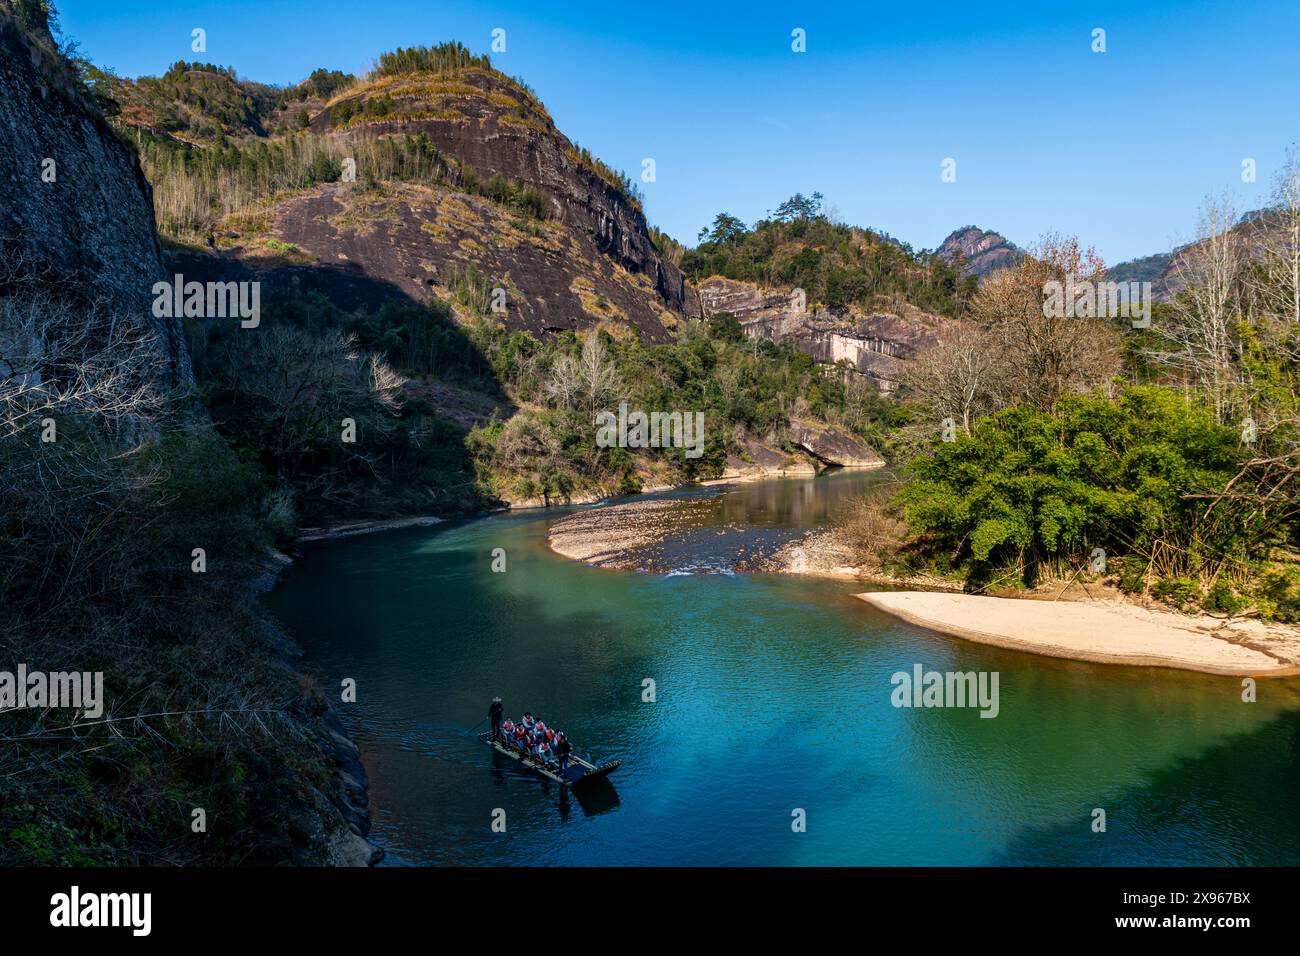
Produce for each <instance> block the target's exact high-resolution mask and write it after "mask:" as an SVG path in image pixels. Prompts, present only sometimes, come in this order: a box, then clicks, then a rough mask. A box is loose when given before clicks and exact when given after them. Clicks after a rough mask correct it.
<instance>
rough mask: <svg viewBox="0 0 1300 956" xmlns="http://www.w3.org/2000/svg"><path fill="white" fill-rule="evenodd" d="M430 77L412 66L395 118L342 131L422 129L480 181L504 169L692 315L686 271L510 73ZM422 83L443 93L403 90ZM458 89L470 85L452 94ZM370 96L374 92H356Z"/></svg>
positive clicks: (663, 299)
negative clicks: (512, 81)
mask: <svg viewBox="0 0 1300 956" xmlns="http://www.w3.org/2000/svg"><path fill="white" fill-rule="evenodd" d="M428 79H429V78H428V77H426V76H425V75H423V74H417V75H415V77H413V78H412V79H411V80H409V81H407V80H403V81H401V83H400V84H399V85H396V86H395V87H393V88H392V89H391V90H390V91H389V95H395V96H397V97H398V103H399V104H400V109H399V110H398V111H397V112H396V113H395V114H394V115H395V118H393V119H367V120H366V121H365V122H364V123H360V124H357V123H355V122H353V123H349V124H348V125H346V126H345V127H344V132H345V133H346V134H347V135H349V136H376V135H380V134H394V133H398V134H402V133H411V134H417V133H424V134H426V135H427V136H428V137H429V139H430V140H432V142H433V143H434V144H435V145H437V147H438V148H439V149H440V150H441V151H442V152H443V153H445V154H447V155H449V156H451V157H454V158H455V159H456V160H457V161H458V162H459V163H462V164H464V165H467V166H469V167H471V168H472V169H473V170H474V172H475V174H477V175H478V176H479V177H480V178H481V179H488V178H490V177H492V176H495V175H500V176H504V177H506V178H507V179H512V180H518V181H520V182H522V183H524V184H526V185H529V186H533V187H534V188H536V189H538V190H540V191H541V192H542V193H543V194H544V195H545V197H546V200H547V205H548V216H549V217H550V219H551V220H552V221H554V222H557V223H560V224H562V225H564V226H566V227H567V228H568V229H569V230H570V231H571V232H572V233H574V234H575V235H576V236H578V237H580V238H582V239H583V240H585V241H586V242H589V243H590V244H591V245H592V246H593V247H594V248H595V249H596V250H597V251H598V252H600V253H602V254H603V255H605V256H607V257H608V258H610V259H611V260H612V261H613V262H614V263H616V264H617V265H618V266H620V267H621V268H622V269H624V270H626V271H627V272H628V273H631V274H632V275H633V276H644V277H645V279H646V281H647V283H648V285H649V287H650V288H651V289H652V290H653V292H654V294H655V295H656V296H657V297H658V299H659V300H660V304H661V305H662V306H663V307H665V308H666V309H668V310H670V311H672V312H675V313H677V314H680V315H690V314H693V311H694V309H695V301H694V296H692V295H690V294H689V290H688V286H687V282H686V278H685V276H684V275H683V274H682V272H681V270H680V269H678V268H677V267H676V266H675V265H673V264H672V263H671V262H670V261H669V260H668V259H667V258H666V257H665V256H663V255H662V254H661V253H660V252H659V251H658V250H656V249H655V247H654V244H653V243H652V242H651V240H650V234H649V228H648V225H647V223H646V218H645V215H644V213H642V211H641V210H640V209H639V208H637V207H636V206H635V205H634V204H633V203H632V202H630V201H629V200H628V199H627V198H626V197H625V196H624V195H623V194H622V192H621V191H620V190H618V189H616V188H614V186H612V185H610V184H609V183H608V182H606V181H605V179H604V178H603V177H602V176H601V175H600V174H599V173H598V172H597V171H596V170H595V169H594V168H593V167H592V166H591V165H590V164H588V163H587V162H585V161H584V160H583V159H582V158H581V157H580V155H579V153H578V151H577V149H576V148H575V147H574V145H573V143H572V142H571V141H570V140H569V139H568V137H566V136H565V135H564V134H563V133H561V132H560V131H559V130H558V129H557V128H556V127H555V125H554V124H553V123H552V121H551V119H550V117H549V116H547V115H546V114H545V112H544V111H542V110H541V109H540V107H539V106H538V105H537V104H536V103H535V102H534V101H533V100H532V99H531V98H529V97H527V96H525V95H523V93H522V92H521V91H520V90H519V89H518V88H517V87H515V86H512V85H511V84H510V83H509V82H508V81H507V80H505V79H503V78H501V77H500V76H498V75H495V74H493V73H488V72H486V71H482V70H474V69H468V70H464V71H461V72H460V73H457V74H456V76H455V80H454V82H451V81H445V80H444V81H442V82H441V83H433V84H430V83H429V82H428ZM419 83H424V84H425V86H426V87H432V88H436V89H438V90H440V91H441V92H439V93H437V94H436V95H435V94H432V93H430V94H426V96H427V101H424V102H422V101H420V100H419V99H418V98H416V99H412V98H411V97H410V96H408V95H407V94H406V93H405V92H404V91H406V90H410V89H417V90H418V89H420V87H419V86H418V84H419ZM458 88H466V89H467V91H466V92H461V93H457V92H455V91H456V90H457V89H458ZM448 90H450V91H451V92H447V91H448ZM367 95H373V94H367V93H361V94H358V97H359V98H364V97H365V96H367ZM412 95H415V96H417V97H418V95H419V94H412ZM343 102H346V99H345V100H344V101H343ZM338 106H339V104H338V103H335V104H334V105H333V107H332V108H331V109H332V110H333V111H335V112H337V110H338ZM331 109H326V110H325V111H323V112H322V113H321V114H320V115H319V116H317V117H315V118H314V119H313V121H312V126H313V128H315V129H318V130H321V131H324V130H326V129H330V128H332V127H331V126H330V113H331ZM560 327H563V326H560Z"/></svg>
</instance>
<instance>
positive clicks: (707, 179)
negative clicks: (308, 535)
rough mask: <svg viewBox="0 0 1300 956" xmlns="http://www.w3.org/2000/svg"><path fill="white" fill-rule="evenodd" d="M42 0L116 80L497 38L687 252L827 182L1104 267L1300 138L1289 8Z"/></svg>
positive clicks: (914, 236)
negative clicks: (178, 65)
mask: <svg viewBox="0 0 1300 956" xmlns="http://www.w3.org/2000/svg"><path fill="white" fill-rule="evenodd" d="M56 2H57V5H58V8H59V10H60V14H61V23H62V27H63V32H64V34H65V35H66V36H68V37H70V38H72V39H75V40H77V41H78V42H79V43H80V45H81V48H82V51H83V52H84V53H85V54H87V55H88V56H90V57H91V59H93V60H94V61H95V62H96V63H98V64H99V65H101V66H107V67H111V68H113V69H114V70H116V71H117V72H118V73H119V74H120V75H124V76H138V75H141V74H158V73H160V72H162V71H163V70H165V69H166V68H167V66H168V65H169V64H170V63H172V62H174V61H175V60H178V59H204V60H207V61H210V62H215V63H218V64H221V65H223V66H233V67H234V68H235V69H236V70H237V71H238V72H239V73H240V75H241V76H247V77H249V78H251V79H255V80H260V81H262V82H267V83H283V84H287V83H293V82H296V81H298V80H300V79H302V78H303V77H304V76H306V75H307V74H308V73H309V72H311V70H312V69H314V68H316V67H318V66H326V67H329V68H331V69H343V70H347V71H349V72H354V73H355V72H362V71H364V70H366V69H367V68H368V67H369V66H370V65H371V64H372V63H373V62H374V60H375V58H376V56H377V55H378V54H379V53H380V52H382V51H384V50H387V49H392V48H394V47H396V46H411V45H416V44H431V43H436V42H439V41H442V40H448V39H458V40H460V41H461V42H463V43H465V44H466V45H467V46H469V47H470V48H472V49H474V50H475V51H488V50H489V48H490V44H491V36H492V30H493V29H494V28H497V27H500V28H503V29H505V30H506V44H507V50H506V52H505V53H498V54H493V62H494V64H495V65H496V66H498V67H499V68H500V69H502V70H504V71H506V72H507V73H511V74H514V75H517V76H521V77H523V78H524V79H525V80H526V81H527V82H528V83H529V84H530V85H531V86H532V87H533V88H534V89H535V90H536V91H537V92H538V94H539V95H540V97H541V98H542V100H543V101H544V102H545V103H546V104H547V106H548V108H549V109H550V111H551V114H552V115H553V116H554V117H555V120H556V123H557V124H558V125H559V127H560V128H561V129H562V130H563V131H564V132H565V133H566V134H568V135H569V136H570V137H571V138H572V139H574V140H576V141H577V142H579V143H581V144H582V145H584V146H587V147H588V148H590V149H591V150H592V152H594V153H595V154H596V155H598V156H600V157H601V158H602V159H604V160H605V161H606V162H608V163H610V164H611V165H613V166H617V167H619V168H622V169H625V170H627V171H628V173H629V174H631V175H633V176H634V177H637V176H639V174H640V171H641V168H642V160H643V158H645V157H652V158H653V159H654V160H655V165H656V173H657V179H656V181H655V182H653V183H643V184H642V188H643V189H644V191H645V194H646V211H647V214H648V216H649V218H650V220H651V221H652V222H653V223H655V224H656V225H658V226H660V227H661V228H663V229H665V230H666V231H668V232H669V233H670V234H672V235H674V236H676V237H677V238H678V239H680V240H683V241H686V242H688V243H690V242H693V241H694V239H695V236H696V234H697V233H698V231H699V229H700V228H701V227H703V226H705V225H707V224H708V223H709V222H710V221H711V220H712V218H713V216H714V214H715V213H717V212H719V211H722V210H726V211H728V212H730V213H732V214H734V215H737V216H739V217H741V218H742V219H744V220H746V221H747V222H751V223H752V222H753V221H754V220H755V219H757V218H759V217H761V216H763V215H764V214H765V213H766V212H767V211H768V210H770V209H773V208H775V207H776V205H777V204H778V203H779V202H781V200H783V199H785V198H786V197H788V196H789V195H791V194H792V193H794V192H796V191H801V192H804V193H809V192H812V191H813V190H819V191H821V192H822V193H823V194H824V195H825V197H826V202H827V205H828V206H829V207H831V208H833V209H834V210H835V211H836V212H837V213H838V215H839V216H840V217H841V218H843V219H844V220H845V221H847V222H851V223H855V224H859V225H865V226H871V227H873V228H877V229H882V230H884V231H886V232H888V233H890V234H891V235H893V236H895V237H897V238H899V239H902V240H904V241H906V242H909V243H911V244H912V245H913V246H915V247H918V248H921V247H926V248H933V247H934V246H937V245H938V244H939V243H940V242H941V241H942V240H943V238H944V237H945V236H946V235H947V234H948V233H949V232H950V231H951V230H952V229H954V228H956V227H958V226H963V225H966V224H970V223H973V224H976V225H979V226H981V227H983V228H989V229H996V230H998V231H999V232H1001V233H1003V234H1004V235H1006V236H1007V237H1008V238H1010V239H1011V240H1012V241H1014V242H1017V243H1019V244H1021V245H1025V244H1028V243H1031V242H1033V241H1034V240H1035V239H1036V238H1037V237H1038V236H1040V235H1042V234H1043V233H1045V232H1048V231H1056V232H1062V233H1075V234H1078V235H1079V236H1080V238H1081V239H1083V240H1084V241H1085V242H1088V243H1091V244H1093V245H1095V246H1096V247H1097V249H1098V251H1099V252H1101V253H1102V255H1103V256H1104V257H1105V259H1106V261H1107V262H1111V263H1114V262H1119V261H1121V260H1123V259H1127V258H1131V257H1133V256H1138V255H1145V254H1149V253H1152V252H1160V251H1166V250H1168V249H1169V248H1170V246H1171V245H1172V244H1174V243H1176V242H1179V241H1184V240H1186V239H1188V238H1190V237H1191V233H1192V231H1193V229H1194V226H1195V221H1196V209H1197V207H1198V205H1199V204H1200V202H1201V200H1202V199H1203V197H1204V196H1205V195H1206V194H1208V193H1211V192H1222V191H1224V190H1227V191H1228V192H1229V193H1230V195H1231V196H1232V197H1233V199H1234V201H1235V202H1236V204H1237V206H1238V209H1239V210H1240V211H1245V210H1247V209H1253V208H1257V207H1259V206H1261V205H1264V204H1265V202H1266V201H1267V199H1268V195H1269V192H1270V188H1271V180H1272V176H1273V174H1274V172H1275V170H1276V169H1277V166H1278V164H1279V163H1280V162H1281V160H1282V158H1283V155H1284V152H1285V150H1286V147H1287V146H1288V145H1289V144H1290V143H1292V142H1294V141H1296V140H1297V139H1300V129H1298V126H1300V122H1298V121H1300V117H1298V116H1297V108H1296V107H1297V104H1298V103H1300V96H1298V95H1297V94H1298V93H1300V70H1297V66H1300V44H1297V42H1296V36H1297V34H1298V32H1300V31H1297V27H1300V4H1294V3H1291V2H1289V0H1283V2H1276V0H1274V2H1271V3H1269V2H1257V0H1236V2H1200V3H1197V2H1190V3H1189V2H1182V3H1174V2H1146V3H1141V2H1132V0H1130V2H1122V3H1112V2H1091V3H1068V2H1056V3H1030V2H1019V3H995V2H989V3H971V2H963V3H947V2H937V0H927V2H911V3H899V2H897V0H892V2H890V3H874V2H862V3H852V4H842V5H841V4H822V5H808V4H803V3H794V2H789V3H768V2H763V0H754V2H748V3H719V2H695V3H677V2H664V0H656V2H648V0H642V2H632V3H614V2H609V0H605V2H603V3H586V2H555V3H539V2H533V3H500V2H497V3H476V2H472V0H458V2H456V3H440V2H432V0H419V2H415V0H353V2H346V3H342V2H328V0H315V2H309V0H221V2H186V0H166V2H158V0H114V2H105V0H56ZM194 27H202V28H203V29H205V30H206V31H207V53H206V54H202V55H200V54H194V53H192V52H191V50H190V31H191V30H192V29H193V28H194ZM796 27H798V28H802V29H804V30H805V31H806V35H807V52H806V53H802V54H796V53H794V52H792V51H791V31H792V30H793V29H794V28H796ZM1097 27H1100V28H1103V29H1105V31H1106V47H1107V50H1106V52H1105V53H1093V52H1092V50H1091V45H1092V31H1093V29H1094V28H1097ZM949 157H951V158H953V159H955V160H956V161H957V167H956V168H957V180H956V182H952V183H944V182H941V179H940V171H941V163H942V162H943V160H944V159H945V158H949ZM1247 157H1249V158H1253V159H1254V160H1255V161H1256V163H1257V168H1258V173H1257V176H1258V181H1257V182H1256V183H1254V184H1246V183H1243V182H1241V163H1242V160H1243V159H1244V158H1247Z"/></svg>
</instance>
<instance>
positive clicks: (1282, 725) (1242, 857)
mask: <svg viewBox="0 0 1300 956" xmlns="http://www.w3.org/2000/svg"><path fill="white" fill-rule="evenodd" d="M1243 706H1248V705H1243ZM1297 791H1300V711H1288V712H1285V713H1282V714H1281V715H1279V716H1278V718H1277V719H1276V720H1273V721H1270V722H1269V723H1267V724H1265V725H1264V726H1262V727H1259V728H1258V729H1256V730H1254V731H1252V732H1250V733H1246V734H1242V735H1239V736H1234V737H1230V738H1229V739H1227V740H1226V741H1224V742H1222V743H1220V744H1218V745H1216V746H1214V747H1211V748H1210V749H1209V750H1207V751H1206V752H1204V753H1202V754H1199V755H1197V756H1195V757H1183V758H1179V759H1177V760H1176V761H1175V762H1174V763H1173V764H1172V765H1171V766H1168V767H1164V768H1161V769H1159V770H1156V771H1153V772H1151V773H1150V774H1149V775H1148V777H1147V779H1146V780H1145V781H1144V782H1143V783H1141V784H1138V785H1134V786H1129V787H1124V788H1120V789H1118V790H1116V791H1114V792H1111V793H1105V792H1102V793H1099V794H1098V796H1097V800H1096V801H1095V802H1090V803H1088V804H1080V805H1079V806H1078V814H1077V817H1076V820H1075V822H1072V823H1068V824H1065V823H1063V824H1056V825H1052V826H1046V827H1031V828H1028V829H1026V830H1024V831H1023V832H1021V833H1020V834H1018V835H1017V836H1016V837H1014V838H1013V839H1012V840H1011V841H1010V842H1009V844H1008V845H1007V847H1006V849H1005V851H1003V852H1002V853H1000V854H995V855H994V856H993V858H992V859H991V860H990V862H991V863H993V864H1000V865H1016V866H1025V865H1028V866H1059V865H1071V866H1178V865H1187V864H1189V863H1195V864H1197V865H1212V866H1296V865H1297V864H1300V802H1297V801H1296V800H1295V799H1294V795H1295V794H1296V792H1297ZM1097 807H1100V808H1101V809H1103V810H1105V811H1106V831H1105V832H1104V833H1095V832H1093V829H1092V823H1093V811H1094V809H1095V808H1097ZM1264 820H1270V821H1272V823H1271V825H1269V826H1267V827H1261V826H1260V821H1264Z"/></svg>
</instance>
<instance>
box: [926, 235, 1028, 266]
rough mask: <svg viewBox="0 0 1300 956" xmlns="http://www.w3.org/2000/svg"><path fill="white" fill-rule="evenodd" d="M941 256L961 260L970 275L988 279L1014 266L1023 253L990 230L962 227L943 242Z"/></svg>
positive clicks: (950, 259)
mask: <svg viewBox="0 0 1300 956" xmlns="http://www.w3.org/2000/svg"><path fill="white" fill-rule="evenodd" d="M939 255H941V256H943V257H944V258H945V259H947V260H948V261H949V262H957V261H960V262H961V263H962V266H963V268H964V269H965V271H966V274H967V275H973V276H976V277H977V278H980V279H985V278H987V277H988V276H991V275H992V274H993V273H995V272H998V271H1000V270H1002V269H1009V268H1012V267H1013V266H1015V265H1016V263H1018V262H1019V261H1020V259H1021V257H1022V256H1023V255H1024V252H1022V251H1021V250H1020V249H1018V248H1016V246H1015V245H1014V244H1013V243H1011V242H1008V241H1007V240H1006V239H1005V238H1003V237H1002V236H1000V235H999V234H998V233H996V232H993V231H992V230H991V229H980V228H979V227H978V226H963V227H962V228H961V229H956V230H954V231H953V232H952V233H951V234H950V235H949V236H948V238H947V239H945V240H944V241H943V244H942V245H940V246H939Z"/></svg>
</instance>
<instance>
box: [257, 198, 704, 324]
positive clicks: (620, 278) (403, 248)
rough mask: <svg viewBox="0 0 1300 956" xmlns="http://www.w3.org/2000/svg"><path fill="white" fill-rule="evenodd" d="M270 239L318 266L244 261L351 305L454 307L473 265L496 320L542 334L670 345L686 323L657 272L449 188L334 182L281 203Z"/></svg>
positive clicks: (553, 224) (548, 223)
mask: <svg viewBox="0 0 1300 956" xmlns="http://www.w3.org/2000/svg"><path fill="white" fill-rule="evenodd" d="M271 232H272V233H273V234H274V236H275V237H276V238H277V239H279V240H281V241H282V242H286V243H290V244H292V245H293V246H296V247H298V249H300V250H302V251H304V252H305V253H306V254H307V255H308V256H309V257H310V261H307V262H303V263H299V264H297V265H282V264H277V263H275V262H273V261H272V262H258V261H257V259H255V258H252V257H247V256H244V257H243V258H242V260H241V262H242V265H244V266H246V267H250V268H253V269H255V270H256V271H258V272H259V273H260V274H262V275H263V278H264V280H265V281H267V282H269V283H270V288H278V287H279V286H282V285H283V286H285V287H286V288H288V289H289V290H291V291H298V292H307V291H311V290H316V291H321V292H324V293H325V294H327V295H329V296H330V297H331V298H332V299H333V300H334V301H335V302H336V303H338V304H339V305H340V306H342V307H344V308H348V309H353V308H357V307H360V306H366V307H369V308H371V309H372V310H373V309H375V308H377V307H378V306H380V305H381V304H382V303H383V302H385V301H387V300H390V299H394V298H404V299H407V300H409V301H411V302H422V301H425V300H426V299H428V297H429V296H430V295H437V296H439V297H441V298H443V299H444V300H447V301H455V298H456V297H455V295H454V293H453V291H452V289H451V286H452V284H453V283H455V282H456V281H457V280H458V278H459V277H462V276H464V275H465V274H466V270H468V269H469V268H470V267H472V268H473V269H474V270H476V272H477V273H478V275H480V276H481V277H482V280H483V282H484V284H485V288H500V289H502V291H503V293H504V298H503V301H502V307H503V311H501V312H500V313H495V312H494V317H495V318H497V319H498V320H499V321H501V322H502V323H503V324H504V325H505V326H506V327H507V328H511V329H520V330H525V331H529V332H532V333H534V334H537V335H539V336H540V335H542V334H545V333H547V332H554V331H560V330H568V329H572V330H580V329H588V328H591V327H593V326H595V325H610V326H615V327H617V326H623V327H626V328H629V329H633V328H634V329H636V330H637V331H638V332H639V333H640V334H641V335H642V336H643V337H644V338H645V340H646V341H648V342H663V341H667V340H669V339H670V338H671V337H672V329H673V327H674V326H676V325H677V323H678V322H679V321H681V319H682V318H683V317H684V315H683V313H682V312H680V311H676V310H674V309H672V308H670V307H669V306H668V305H667V304H666V303H665V302H664V301H663V298H662V296H660V295H659V294H658V292H657V291H656V288H655V286H654V285H653V281H652V279H651V277H650V276H648V275H646V274H645V273H643V272H631V271H629V270H627V269H625V268H624V267H623V266H622V265H620V263H619V262H618V261H617V260H615V259H612V258H610V257H609V256H606V255H603V254H602V253H601V250H600V249H599V247H598V246H597V244H596V243H595V241H594V240H593V239H592V238H591V237H590V236H588V235H587V234H585V233H583V232H582V231H580V230H577V229H574V228H573V227H571V226H566V225H565V224H563V223H562V222H559V221H555V220H545V221H541V222H536V221H533V222H521V221H520V220H518V218H517V217H512V216H511V215H510V214H509V213H508V211H507V210H505V209H503V208H502V207H501V206H500V205H499V204H497V203H494V202H492V201H491V200H489V199H485V198H483V197H480V196H472V195H468V194H466V193H461V192H456V191H454V190H451V189H447V188H442V187H429V186H419V185H414V184H409V183H398V184H391V185H389V186H386V187H384V189H382V190H381V191H379V192H374V193H370V192H366V191H363V190H358V189H356V188H355V186H354V185H352V184H348V183H331V184H328V185H325V186H321V187H318V188H317V189H315V190H314V191H312V192H310V193H307V194H304V195H301V196H296V197H293V198H292V199H289V200H287V201H286V202H284V203H282V204H281V205H280V206H279V208H278V209H277V210H276V213H275V216H274V220H273V223H272V227H271ZM236 254H241V253H240V252H239V251H237V252H236Z"/></svg>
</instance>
